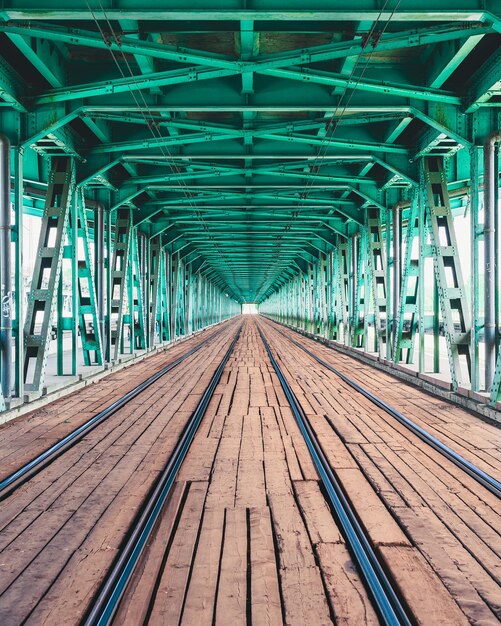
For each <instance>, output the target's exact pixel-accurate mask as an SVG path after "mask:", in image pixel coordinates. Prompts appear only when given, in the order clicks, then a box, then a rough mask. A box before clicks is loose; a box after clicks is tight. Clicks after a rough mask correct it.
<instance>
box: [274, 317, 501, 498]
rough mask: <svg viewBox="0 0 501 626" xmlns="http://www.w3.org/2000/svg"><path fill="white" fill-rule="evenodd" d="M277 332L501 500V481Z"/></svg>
mask: <svg viewBox="0 0 501 626" xmlns="http://www.w3.org/2000/svg"><path fill="white" fill-rule="evenodd" d="M266 319H268V320H269V321H271V322H274V320H270V319H269V318H266ZM274 323H275V324H278V322H274ZM275 330H276V331H277V332H278V333H279V334H280V335H282V336H283V337H285V338H286V339H288V340H289V341H290V342H291V343H293V344H294V345H295V346H297V347H298V348H300V349H301V350H303V352H305V353H306V354H308V356H310V357H311V358H312V359H314V360H315V361H316V362H317V363H319V364H320V365H322V367H325V368H326V369H328V370H329V371H331V372H333V373H334V374H336V376H338V377H339V378H341V380H342V381H344V382H345V383H346V384H347V385H349V386H350V387H351V388H352V389H355V391H357V392H358V393H360V394H362V395H363V396H364V397H366V398H367V399H368V400H370V401H371V402H372V403H373V404H375V405H376V406H378V407H379V408H380V409H383V410H384V411H386V413H388V415H391V416H392V417H393V418H395V419H396V420H397V421H398V422H399V423H400V424H402V425H403V426H405V427H406V428H407V429H408V430H410V431H411V432H412V433H413V434H414V435H416V436H417V437H419V438H420V439H421V440H422V441H424V442H425V443H427V444H428V445H429V446H431V447H432V448H433V449H434V450H436V451H437V452H440V454H442V455H443V456H444V457H446V458H447V459H448V460H449V461H451V462H452V463H454V464H455V465H456V466H457V467H459V468H460V469H462V470H463V471H464V472H466V473H467V474H468V475H469V476H471V477H472V478H474V479H475V480H476V481H477V482H478V483H479V484H481V485H482V486H483V487H485V488H486V489H488V490H489V491H490V492H491V493H492V494H494V495H495V496H497V497H498V498H501V482H500V481H498V480H496V479H495V478H494V477H493V476H490V475H489V474H487V472H484V471H483V470H482V469H480V468H479V467H477V466H476V465H475V464H474V463H471V462H470V461H468V460H467V459H465V458H464V457H462V456H461V455H460V454H459V453H457V452H456V451H455V450H453V449H452V448H450V447H449V446H447V445H446V444H444V443H443V442H442V441H440V440H439V439H437V437H434V436H433V435H432V434H430V433H429V432H428V431H427V430H425V429H424V428H422V427H421V426H419V425H418V424H416V423H415V422H413V421H412V420H411V419H409V418H408V417H406V416H405V415H403V414H402V413H400V412H399V411H397V410H396V409H394V408H393V407H392V406H390V405H389V404H388V403H386V402H385V401H384V400H381V398H379V397H378V396H376V395H375V394H373V393H372V392H371V391H369V390H368V389H366V388H365V387H363V386H362V385H360V384H359V383H357V382H356V381H354V380H353V379H352V378H350V377H349V376H346V374H343V372H341V371H340V370H338V369H336V368H335V367H333V366H332V365H330V364H329V363H327V362H326V361H324V360H323V359H321V358H320V357H319V356H317V355H316V354H315V353H314V352H312V351H311V350H308V348H306V347H305V346H303V345H302V344H301V343H299V342H298V341H296V340H295V339H292V337H289V336H288V335H287V334H286V333H284V332H283V331H281V330H280V329H278V328H275ZM327 347H329V346H327Z"/></svg>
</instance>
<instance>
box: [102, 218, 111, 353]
mask: <svg viewBox="0 0 501 626" xmlns="http://www.w3.org/2000/svg"><path fill="white" fill-rule="evenodd" d="M111 217H112V215H111V211H110V210H108V211H106V324H105V328H104V335H103V346H104V354H105V360H106V361H107V362H108V363H109V362H110V361H111V301H112V298H113V282H112V258H113V249H112V242H113V237H112V233H111V229H112V221H111Z"/></svg>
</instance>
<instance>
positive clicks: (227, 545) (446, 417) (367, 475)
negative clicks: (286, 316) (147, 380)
mask: <svg viewBox="0 0 501 626" xmlns="http://www.w3.org/2000/svg"><path fill="white" fill-rule="evenodd" d="M259 323H260V325H261V327H262V328H263V330H264V332H265V334H266V336H267V339H268V340H269V342H270V345H271V347H272V349H273V351H274V353H275V355H276V356H277V357H278V361H279V364H280V367H281V368H282V369H283V371H284V373H285V375H286V376H287V378H288V380H289V382H290V384H291V386H292V387H293V390H294V392H295V393H296V395H297V397H298V399H299V401H300V402H301V404H302V405H303V408H304V409H305V411H306V413H307V414H308V417H309V419H310V421H311V423H312V426H313V428H314V430H315V432H316V433H317V436H318V438H319V441H320V443H321V445H322V447H323V449H324V451H325V453H326V455H327V456H328V458H329V460H330V462H331V464H332V467H333V469H334V471H335V473H336V474H337V476H338V479H339V480H340V482H341V483H342V485H343V487H344V489H345V491H346V493H347V495H348V497H349V499H350V500H351V501H352V503H353V505H354V506H355V508H356V510H357V512H358V515H359V517H360V520H361V522H362V524H363V525H364V526H365V528H366V529H367V531H368V533H369V536H370V537H371V540H372V542H373V545H374V546H375V549H376V550H377V552H378V553H379V555H380V557H381V559H382V560H383V561H384V562H385V564H386V567H387V570H388V571H389V572H390V574H391V575H392V577H393V578H394V579H395V580H396V582H397V584H398V588H399V591H400V594H401V596H402V597H403V598H404V599H405V601H406V603H407V604H408V606H409V607H410V610H411V611H412V613H413V615H414V618H415V621H416V623H417V624H423V625H429V626H437V625H438V626H456V625H461V624H478V625H479V626H480V625H482V626H484V625H490V624H493V625H494V624H497V623H499V621H498V620H499V617H500V616H501V612H500V592H499V576H500V565H501V561H500V552H501V543H500V540H499V530H500V523H499V515H498V512H497V506H498V503H497V501H496V499H495V497H494V496H492V495H491V494H490V493H489V492H487V491H486V490H485V489H483V488H481V487H480V486H479V485H478V484H477V483H476V482H475V481H473V479H471V478H469V477H467V476H464V475H463V474H462V472H461V470H459V468H457V467H456V466H454V465H452V464H450V463H449V462H448V461H446V459H444V458H443V457H441V456H440V455H439V454H438V453H437V452H435V451H433V450H432V449H428V446H426V444H424V443H423V442H421V441H420V440H419V439H417V438H416V437H414V436H412V434H411V433H409V431H407V430H406V429H405V428H404V427H402V426H400V425H399V424H397V423H396V422H394V420H392V418H391V417H390V416H388V415H387V414H386V413H384V412H383V411H381V410H379V409H377V407H375V406H374V405H372V404H370V403H369V402H368V401H367V400H365V399H364V398H363V397H362V396H361V395H360V394H355V392H354V391H353V390H351V389H350V388H348V387H346V385H344V384H343V383H341V381H340V379H339V378H337V377H335V376H334V375H333V374H332V373H330V372H328V370H325V368H321V367H320V366H319V365H318V364H317V363H315V362H314V361H312V360H311V359H310V358H309V357H308V356H307V355H306V354H305V353H304V352H302V351H301V350H300V349H299V348H297V347H296V346H294V345H293V344H291V343H290V342H289V341H287V340H286V339H285V338H284V337H282V336H281V335H279V333H277V331H276V330H274V328H273V326H272V325H271V324H270V323H268V322H265V321H264V320H262V318H259ZM236 328H237V322H230V323H228V324H227V330H226V331H225V333H223V335H221V336H220V337H219V338H218V339H216V340H215V343H214V344H213V345H211V346H210V347H206V348H203V349H202V350H201V351H200V353H197V354H196V355H193V357H192V358H191V359H190V362H189V363H187V364H183V365H181V366H179V368H176V369H175V370H173V372H171V373H169V374H168V375H167V376H166V377H165V379H163V380H162V383H161V384H158V387H155V388H154V389H152V390H151V393H149V392H146V394H145V397H144V398H143V396H141V397H140V398H137V399H136V400H135V401H134V402H133V403H131V405H130V406H128V407H126V409H124V411H123V412H121V413H120V415H119V416H118V415H117V416H116V417H117V419H116V420H114V421H113V426H111V425H110V426H109V427H107V428H105V429H104V430H102V431H101V430H100V429H99V430H98V431H95V433H92V434H91V435H89V437H88V438H86V445H85V446H84V447H82V446H80V445H79V448H81V449H80V452H79V453H78V454H76V453H75V454H74V453H72V454H70V453H67V454H69V456H67V454H65V455H63V456H62V457H61V458H60V459H59V460H57V461H56V462H55V463H53V464H52V465H51V466H50V467H49V468H47V469H46V470H44V472H42V474H40V475H39V476H38V477H37V478H35V479H34V481H31V482H30V483H29V484H27V485H26V486H24V487H22V488H21V489H20V490H19V492H17V493H16V495H15V496H13V498H11V499H9V500H8V501H6V506H5V505H4V506H3V507H2V510H1V511H0V590H1V591H2V594H1V595H0V622H1V623H2V625H3V624H6V625H7V626H10V625H11V624H12V625H14V624H16V625H17V624H19V623H21V622H22V621H23V620H26V623H28V624H33V625H37V626H38V625H39V624H47V625H49V624H50V625H51V626H52V625H53V624H58V625H59V624H68V625H70V624H71V625H73V624H77V623H79V620H80V619H81V617H82V615H84V613H85V610H86V608H87V606H88V604H89V602H90V601H91V599H92V596H93V594H94V593H95V591H96V589H97V586H98V585H99V583H100V581H101V580H102V578H103V576H104V575H105V572H106V569H107V567H109V565H110V563H111V562H112V561H113V559H114V557H115V555H116V552H117V549H118V548H119V545H120V542H121V541H122V539H123V537H124V535H125V533H126V532H127V529H128V528H129V525H130V523H131V521H132V519H133V517H134V511H135V510H136V509H137V507H138V506H139V504H140V502H141V501H142V499H143V498H144V496H145V494H146V493H147V490H148V487H149V485H151V483H152V482H153V480H154V478H155V476H156V475H157V474H158V472H159V471H160V469H161V467H162V465H163V463H164V462H165V459H166V458H167V456H168V454H169V452H170V450H172V447H173V445H174V443H175V441H176V438H177V437H178V436H179V433H180V432H181V429H182V425H183V424H184V423H185V422H186V419H187V418H188V416H189V414H190V412H191V411H192V410H193V408H194V406H195V405H196V403H197V401H198V399H199V397H200V395H201V393H202V392H203V389H204V387H205V385H206V384H207V382H208V380H209V378H210V376H211V374H212V372H213V371H214V370H215V368H216V367H217V363H218V362H219V360H220V359H221V358H222V356H223V354H224V351H225V350H226V349H227V346H228V345H229V342H230V341H231V336H232V335H233V334H234V332H235V330H236ZM286 332H291V331H286ZM291 335H292V333H291ZM294 338H295V339H298V340H300V341H301V342H304V343H305V345H306V343H307V341H306V340H305V339H304V338H302V337H301V338H299V337H298V335H296V334H294ZM310 344H311V345H310ZM308 347H311V349H312V350H313V351H315V352H317V353H319V354H320V348H321V346H319V345H318V344H316V343H313V342H310V343H309V345H308ZM185 349H187V347H186V344H184V345H183V351H184V350H185ZM320 355H321V356H322V358H324V359H325V360H329V359H331V360H330V361H329V362H332V364H333V365H335V366H336V367H339V368H340V369H344V371H346V373H348V374H349V375H350V376H351V375H353V376H354V377H356V376H359V378H358V380H359V381H360V382H362V383H363V384H364V385H365V386H367V387H370V385H373V388H372V389H373V390H374V391H375V392H376V393H378V395H381V396H383V395H384V397H385V399H387V400H388V402H390V403H391V404H392V405H393V406H395V407H396V408H399V409H400V410H403V412H407V411H406V410H404V406H403V404H402V405H397V402H399V401H400V402H401V403H405V409H407V408H409V407H410V408H412V410H414V411H416V413H415V416H416V417H415V419H416V420H417V419H420V420H422V423H423V425H425V424H428V423H429V424H431V426H430V430H431V429H432V428H434V429H435V434H436V435H437V436H439V437H440V438H441V439H442V440H443V441H445V443H448V445H451V447H454V448H455V449H458V447H459V446H463V449H464V450H465V451H467V452H468V453H469V454H471V457H470V458H471V460H473V461H474V462H478V464H480V462H481V461H483V462H484V464H485V465H484V467H486V466H489V467H490V468H491V473H495V472H498V473H499V468H500V467H501V461H500V458H499V454H498V450H499V447H500V431H499V430H497V429H496V428H493V427H490V426H489V425H488V424H485V423H483V422H480V421H478V420H477V419H476V418H474V417H473V416H471V415H469V414H468V413H466V412H464V411H461V410H460V409H459V408H457V407H452V406H451V407H449V405H447V406H445V405H444V403H443V401H438V400H436V399H434V398H431V396H428V395H427V394H424V393H423V392H421V391H418V390H416V389H414V388H412V387H409V388H408V385H405V384H403V383H402V382H401V381H398V382H396V381H394V380H393V379H392V378H391V377H388V378H389V381H388V380H386V379H385V378H381V376H383V377H384V376H386V375H385V374H382V373H381V372H374V381H372V380H371V377H370V374H371V372H373V370H370V369H369V368H367V369H368V371H366V370H365V366H363V365H361V364H360V363H358V362H356V361H353V360H352V359H349V358H348V357H345V356H344V355H342V356H341V357H340V361H339V362H338V361H337V360H336V359H337V357H338V355H337V354H336V353H333V352H332V351H330V350H328V349H327V348H323V351H322V353H321V354H320ZM153 358H155V359H156V358H157V357H152V359H151V360H153ZM164 358H165V356H164ZM172 358H174V356H173V357H172ZM144 363H145V364H144V367H145V368H146V362H144ZM141 365H143V364H141ZM158 366H159V365H158V363H157V367H158ZM153 367H154V366H153V364H152V365H151V368H153ZM148 368H150V366H148ZM148 368H147V369H148ZM350 368H351V369H350ZM362 370H363V371H362ZM135 371H137V370H135V369H133V370H130V371H129V376H130V374H131V373H132V374H134V372H135ZM148 371H149V372H151V369H148ZM145 372H146V370H142V369H141V370H140V374H139V375H143V376H146V374H145ZM350 372H351V373H350ZM110 378H111V377H110ZM127 383H128V384H129V385H130V386H134V385H135V384H137V383H138V381H137V380H136V379H134V384H132V381H131V380H128V381H127ZM399 388H400V394H399V390H398V389H399ZM407 388H408V389H407ZM103 389H104V388H103ZM112 389H113V387H112ZM86 391H88V390H86V389H84V390H82V392H80V393H83V392H86ZM107 391H109V388H108V389H107V390H106V391H103V394H105V393H107ZM114 391H116V390H114ZM407 392H409V393H408V395H407ZM400 395H403V396H404V400H401V399H400ZM421 396H422V397H421ZM79 398H80V396H79V394H75V397H74V399H73V402H74V403H75V402H77V403H80V402H86V401H87V400H88V399H89V398H88V396H86V399H85V400H82V401H80V399H79ZM411 399H412V401H411ZM95 402H99V399H98V398H95ZM101 403H102V399H101ZM432 405H433V410H432V409H431V408H430V406H432ZM54 406H55V405H54ZM85 406H87V405H85ZM46 410H47V411H48V414H49V417H48V418H47V419H48V421H47V428H48V429H53V428H57V427H58V425H60V422H58V421H57V420H58V419H59V420H60V419H61V418H60V417H54V418H53V420H52V419H51V417H50V407H46ZM455 412H458V413H460V414H461V415H460V416H459V417H458V423H459V424H463V427H457V426H456V424H455ZM57 414H59V415H61V414H62V412H61V411H59V408H58V410H57V411H56V415H57ZM22 420H23V418H20V419H19V425H20V426H19V427H20V432H21V433H25V432H29V429H28V430H26V428H25V424H24V422H23V421H22ZM16 421H17V420H16ZM425 427H427V426H425ZM23 428H24V430H23ZM462 428H466V429H469V432H471V433H472V434H473V435H474V436H473V435H472V437H469V436H465V435H464V434H463V430H462ZM448 433H450V438H448V437H449V435H448ZM10 435H11V436H10V441H11V445H16V443H17V439H16V437H15V435H14V433H13V432H12V431H11V432H10ZM43 435H44V430H43V428H41V429H40V431H39V433H38V436H40V437H43ZM48 436H49V437H52V436H53V434H52V433H51V434H48ZM87 439H88V442H87ZM20 441H21V444H20V446H25V449H26V451H28V450H29V444H27V443H26V442H25V441H24V440H23V439H22V436H20ZM456 444H457V446H456ZM23 449H24V448H23ZM458 451H459V450H458ZM484 453H485V454H484ZM477 454H478V456H477ZM115 622H116V623H117V624H130V625H131V626H132V625H134V626H135V625H136V624H150V625H151V626H153V625H155V626H156V625H157V624H164V625H167V626H171V625H179V624H183V625H185V626H193V625H196V626H204V625H205V624H207V625H211V626H212V624H217V625H221V626H230V625H231V626H232V625H234V624H236V625H239V624H242V625H244V624H245V625H249V624H253V625H254V624H255V625H261V624H263V625H268V626H275V625H280V624H287V625H293V626H296V625H297V626H303V625H304V626H306V625H308V626H310V625H315V626H317V625H322V624H344V625H347V626H359V625H363V624H370V625H372V624H379V619H378V616H377V614H376V612H375V610H374V608H373V605H372V603H371V601H370V598H369V596H368V594H367V591H366V589H365V587H364V585H363V583H362V580H361V578H360V576H359V574H358V572H357V569H356V567H355V566H354V563H353V561H352V558H351V556H350V552H349V550H348V548H347V546H346V543H345V541H344V538H343V536H342V533H341V532H340V530H339V528H338V526H337V524H336V522H335V521H334V518H333V516H332V514H331V512H330V509H329V508H328V505H327V503H326V501H325V499H324V496H323V493H322V489H321V485H320V483H319V480H318V476H317V473H316V470H315V468H314V466H313V464H312V461H311V458H310V456H309V453H308V450H307V448H306V444H305V442H304V440H303V438H302V436H301V433H300V431H299V428H298V426H297V424H296V422H295V420H294V417H293V415H292V412H291V410H290V408H289V406H288V403H287V401H286V399H285V396H284V394H283V392H282V390H281V388H280V385H279V382H278V379H277V377H276V375H275V373H274V371H273V370H272V367H271V364H270V362H269V360H268V358H267V355H266V352H265V349H264V345H263V343H262V341H261V339H260V337H259V334H258V332H257V327H256V324H255V321H254V320H253V319H252V318H247V320H246V321H245V326H244V330H243V332H242V334H241V337H240V339H239V341H238V343H237V345H236V347H235V350H234V352H233V355H232V357H231V358H230V360H229V362H228V364H227V366H226V368H225V371H224V373H223V376H222V378H221V381H220V383H219V385H218V386H217V388H216V391H215V394H214V396H213V398H212V400H211V402H210V405H209V407H208V409H207V412H206V414H205V417H204V419H203V421H202V423H201V425H200V428H199V431H198V433H197V435H196V437H195V440H194V442H193V445H192V446H191V448H190V451H189V453H188V456H187V458H186V460H185V462H184V464H183V466H182V467H181V470H180V472H179V474H178V477H177V481H176V484H175V488H174V490H173V493H172V495H171V497H170V499H169V501H168V503H167V504H166V506H165V507H164V511H163V514H162V518H161V519H160V521H159V523H158V524H157V526H156V528H155V531H154V535H153V536H152V538H151V540H150V542H149V544H148V547H147V549H146V550H145V552H144V554H143V556H142V559H141V563H140V566H139V567H138V568H137V570H136V572H135V574H134V578H133V581H132V583H131V585H130V586H129V588H128V590H127V593H126V596H125V598H124V600H123V602H122V604H121V606H120V609H119V612H118V614H117V616H116V619H115Z"/></svg>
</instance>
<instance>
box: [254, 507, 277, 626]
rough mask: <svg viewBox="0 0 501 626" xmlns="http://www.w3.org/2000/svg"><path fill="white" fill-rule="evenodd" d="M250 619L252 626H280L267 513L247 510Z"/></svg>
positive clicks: (270, 528)
mask: <svg viewBox="0 0 501 626" xmlns="http://www.w3.org/2000/svg"><path fill="white" fill-rule="evenodd" d="M249 516H250V554H251V618H252V624H253V626H280V625H281V624H282V623H283V621H282V605H281V601H280V590H279V578H278V569H277V563H276V559H275V549H274V546H273V531H272V527H271V519H270V510H269V509H268V508H263V509H256V508H251V509H250V513H249Z"/></svg>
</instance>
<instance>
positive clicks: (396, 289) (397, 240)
mask: <svg viewBox="0 0 501 626" xmlns="http://www.w3.org/2000/svg"><path fill="white" fill-rule="evenodd" d="M400 225H401V209H400V207H399V206H398V205H397V204H396V205H395V206H394V207H393V316H392V317H393V319H392V328H391V331H392V337H393V349H395V346H396V344H397V335H398V332H397V329H398V308H399V307H398V305H399V302H400V281H401V273H402V272H401V259H402V240H401V236H400ZM388 306H389V303H388Z"/></svg>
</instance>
